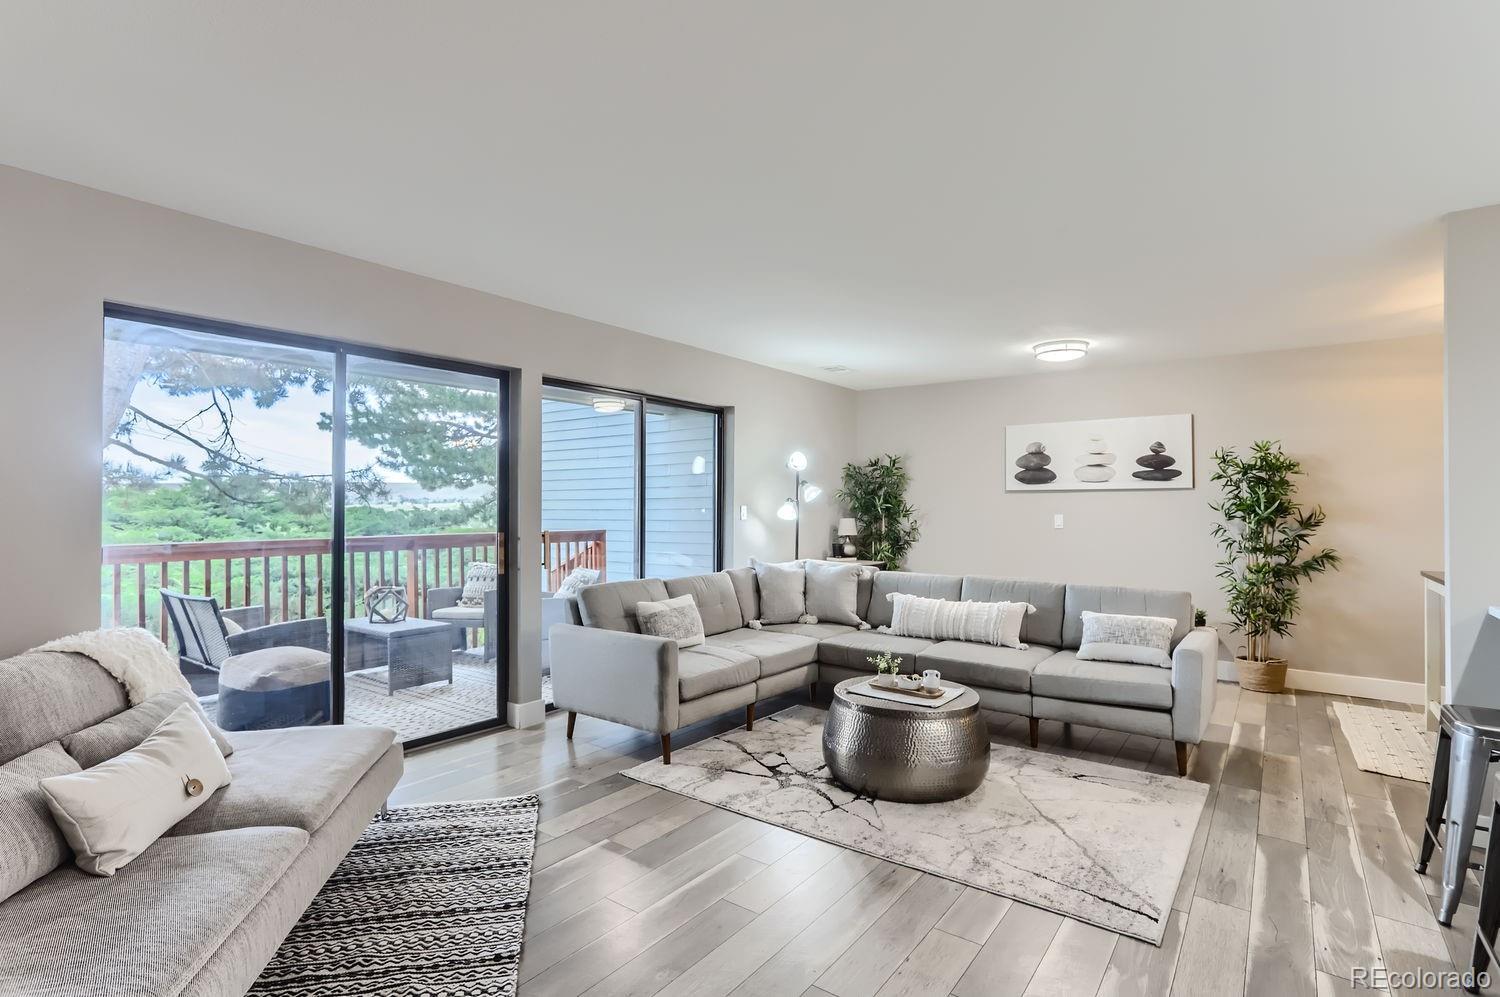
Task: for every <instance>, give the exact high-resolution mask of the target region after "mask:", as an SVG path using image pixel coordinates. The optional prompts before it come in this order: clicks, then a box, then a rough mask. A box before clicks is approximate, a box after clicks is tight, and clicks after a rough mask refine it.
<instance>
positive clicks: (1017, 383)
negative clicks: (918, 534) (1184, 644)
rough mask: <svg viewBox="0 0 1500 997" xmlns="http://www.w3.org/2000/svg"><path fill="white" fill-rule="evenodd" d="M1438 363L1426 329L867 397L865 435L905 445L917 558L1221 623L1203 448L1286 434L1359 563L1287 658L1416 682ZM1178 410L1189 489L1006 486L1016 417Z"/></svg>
mask: <svg viewBox="0 0 1500 997" xmlns="http://www.w3.org/2000/svg"><path fill="white" fill-rule="evenodd" d="M1442 362H1443V345H1442V338H1441V337H1440V336H1430V337H1420V338H1415V339H1404V340H1396V341H1388V342H1381V343H1364V344H1357V345H1353V346H1344V347H1330V348H1319V349H1308V350H1295V351H1288V352H1281V353H1257V354H1249V355H1245V356H1233V357H1221V358H1216V359H1210V360H1202V361H1189V362H1182V363H1173V364H1156V365H1152V366H1149V367H1131V368H1113V369H1100V370H1093V371H1076V372H1058V373H1056V374H1051V373H1049V374H1046V375H1038V376H1033V377H1024V378H1001V379H994V380H985V381H970V382H963V383H957V384H943V385H934V386H928V387H915V388H895V389H890V390H883V391H870V392H863V393H861V394H860V396H859V427H858V434H857V443H858V449H859V452H860V453H861V454H864V455H869V454H873V453H878V452H883V451H891V452H896V453H905V454H907V455H909V459H910V463H911V471H912V475H913V479H914V480H913V487H912V499H913V501H914V502H915V504H916V505H917V507H918V508H919V509H920V511H921V513H922V531H923V535H922V540H921V542H920V543H919V544H918V545H917V547H916V548H915V552H914V554H913V556H912V558H911V561H910V566H911V567H912V568H914V569H917V570H925V571H942V572H977V573H990V574H997V575H1010V576H1020V577H1031V578H1041V579H1050V580H1055V581H1079V582H1095V583H1101V584H1119V585H1146V586H1155V587H1160V588H1171V589H1188V590H1190V591H1191V592H1192V593H1193V595H1194V598H1195V601H1196V603H1197V605H1199V606H1201V607H1202V608H1204V609H1206V610H1207V611H1208V614H1209V618H1210V620H1215V619H1219V618H1222V608H1223V599H1222V596H1221V595H1220V592H1219V588H1218V580H1217V579H1216V578H1215V576H1214V567H1213V565H1214V561H1215V558H1216V548H1215V546H1214V543H1213V541H1212V539H1211V537H1210V536H1209V529H1210V527H1211V525H1212V523H1213V521H1214V517H1213V513H1212V512H1211V511H1210V510H1209V509H1208V502H1209V501H1210V500H1211V499H1213V498H1215V497H1216V495H1217V489H1216V488H1215V486H1214V485H1213V484H1212V483H1211V482H1210V481H1209V475H1210V474H1211V473H1212V467H1211V466H1210V463H1209V460H1210V457H1211V455H1212V454H1213V451H1214V449H1215V448H1216V447H1219V446H1222V445H1244V444H1248V443H1249V442H1250V441H1252V440H1255V439H1262V438H1269V439H1280V440H1282V441H1283V442H1284V444H1285V446H1286V448H1287V450H1288V451H1289V452H1291V453H1292V454H1293V455H1295V456H1297V457H1298V458H1299V459H1301V460H1302V461H1303V463H1304V465H1305V467H1306V469H1307V471H1308V474H1307V477H1306V478H1305V479H1304V482H1303V484H1302V491H1301V494H1302V497H1303V498H1304V500H1306V501H1308V502H1316V503H1321V504H1322V505H1323V507H1324V508H1325V509H1326V510H1327V512H1328V515H1329V524H1328V526H1327V528H1326V530H1325V532H1324V539H1325V540H1326V542H1327V543H1328V544H1330V545H1332V546H1335V547H1337V548H1339V550H1340V551H1341V552H1342V553H1343V554H1344V556H1345V559H1346V561H1345V566H1344V569H1343V570H1342V571H1341V572H1339V573H1338V574H1336V575H1333V576H1328V577H1325V578H1321V579H1317V580H1315V581H1313V582H1312V583H1310V584H1309V585H1308V586H1307V587H1306V589H1305V592H1304V596H1303V599H1304V606H1305V612H1304V613H1303V616H1302V618H1301V623H1300V625H1299V627H1298V628H1297V635H1296V637H1295V638H1294V639H1292V640H1290V641H1287V642H1286V643H1285V645H1284V648H1283V649H1284V651H1285V653H1286V655H1287V656H1288V657H1289V658H1290V659H1291V664H1292V666H1293V667H1295V668H1302V669H1309V670H1316V671H1321V672H1333V673H1342V674H1354V675H1362V676H1373V677H1378V678H1385V679H1396V680H1401V681H1409V682H1420V681H1421V677H1422V667H1421V653H1422V652H1421V640H1422V634H1421V626H1422V617H1421V605H1420V597H1419V594H1420V591H1421V588H1420V583H1419V580H1418V572H1419V571H1420V570H1421V569H1423V568H1434V567H1437V566H1438V565H1440V564H1441V563H1442V561H1441V558H1442V530H1443V526H1442V522H1443V521H1442V516H1443V507H1442V448H1441V440H1442V404H1443V403H1442V396H1443V369H1442ZM1182 412H1190V413H1192V414H1193V417H1194V435H1195V445H1194V457H1195V460H1196V462H1197V475H1196V480H1197V487H1195V488H1194V489H1192V490H1182V491H1170V492H1154V493H1144V492H1103V493H1093V494H1088V493H1080V492H1052V493H1030V494H1024V493H1015V492H1010V493H1007V492H1006V491H1005V477H1006V475H1008V474H1009V473H1010V472H1011V471H1013V470H1014V468H1011V467H1008V466H1007V465H1006V463H1005V460H1004V457H1003V455H1002V446H1003V442H1004V433H1005V426H1006V425H1007V424H1008V423H1016V424H1020V423H1034V422H1053V421H1061V420H1067V419H1099V418H1111V417H1117V416H1128V415H1167V414H1174V413H1182ZM1054 513H1062V514H1063V516H1064V522H1065V526H1064V528H1063V529H1061V530H1056V529H1053V526H1052V517H1053V514H1054ZM1496 591H1500V589H1497V590H1496ZM1495 598H1496V601H1500V596H1496V597H1495ZM1237 647H1238V644H1237V643H1236V644H1233V645H1232V646H1231V647H1230V650H1233V649H1234V648H1237Z"/></svg>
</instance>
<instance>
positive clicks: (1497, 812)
mask: <svg viewBox="0 0 1500 997" xmlns="http://www.w3.org/2000/svg"><path fill="white" fill-rule="evenodd" d="M1495 785H1496V788H1497V790H1500V776H1496V784H1495ZM1495 798H1496V803H1495V807H1494V810H1493V812H1492V813H1491V814H1490V827H1491V828H1500V792H1497V793H1496V794H1495ZM1497 928H1500V834H1496V833H1494V831H1491V833H1490V842H1489V844H1488V845H1487V846H1486V847H1485V849H1484V879H1483V880H1482V881H1481V882H1480V887H1479V917H1478V925H1477V926H1476V927H1475V928H1474V955H1473V957H1472V958H1471V959H1470V960H1469V978H1468V979H1467V980H1465V981H1464V989H1465V990H1467V991H1468V992H1469V993H1471V994H1477V993H1479V992H1480V990H1479V982H1480V979H1479V974H1481V973H1484V972H1487V971H1488V970H1489V968H1490V965H1491V963H1493V962H1494V961H1495V930H1496V929H1497Z"/></svg>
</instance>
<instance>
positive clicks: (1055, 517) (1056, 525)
mask: <svg viewBox="0 0 1500 997" xmlns="http://www.w3.org/2000/svg"><path fill="white" fill-rule="evenodd" d="M1062 517H1063V514H1062V513H1060V512H1057V513H1053V514H1052V528H1053V529H1054V530H1060V529H1062V528H1063V518H1062Z"/></svg>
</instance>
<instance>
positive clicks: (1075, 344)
mask: <svg viewBox="0 0 1500 997" xmlns="http://www.w3.org/2000/svg"><path fill="white" fill-rule="evenodd" d="M1031 352H1032V353H1033V354H1035V355H1036V358H1037V359H1038V360H1045V361H1047V362H1048V363H1067V362H1068V361H1069V360H1082V359H1083V358H1084V357H1085V356H1087V355H1088V352H1089V344H1088V340H1086V339H1049V340H1048V341H1047V342H1045V343H1037V344H1036V345H1035V346H1033V347H1032V348H1031Z"/></svg>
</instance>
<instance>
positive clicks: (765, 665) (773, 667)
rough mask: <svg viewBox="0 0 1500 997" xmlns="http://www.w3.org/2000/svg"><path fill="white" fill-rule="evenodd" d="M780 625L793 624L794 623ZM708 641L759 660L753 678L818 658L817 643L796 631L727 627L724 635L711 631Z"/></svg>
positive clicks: (786, 669) (713, 644)
mask: <svg viewBox="0 0 1500 997" xmlns="http://www.w3.org/2000/svg"><path fill="white" fill-rule="evenodd" d="M782 625H783V626H797V624H795V623H792V624H782ZM807 625H809V626H811V624H807ZM846 629H847V628H846ZM708 643H709V644H711V645H712V646H714V647H727V648H731V649H733V650H736V651H740V652H743V653H744V654H748V655H750V656H751V657H753V658H756V659H757V660H759V661H760V673H759V674H758V675H757V676H756V678H765V677H767V676H768V675H779V674H781V673H782V672H786V671H791V670H792V669H793V668H800V667H802V666H803V665H810V664H812V663H813V662H814V661H817V660H818V642H817V641H816V640H814V639H813V638H811V637H804V636H801V635H800V634H788V633H777V632H776V631H774V630H773V631H766V630H751V629H750V628H748V627H746V628H743V629H740V630H731V631H730V632H729V633H727V634H715V635H714V636H712V637H710V638H708Z"/></svg>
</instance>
